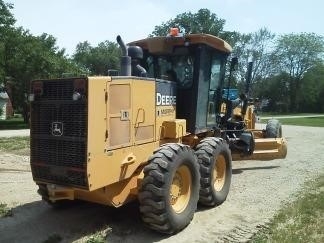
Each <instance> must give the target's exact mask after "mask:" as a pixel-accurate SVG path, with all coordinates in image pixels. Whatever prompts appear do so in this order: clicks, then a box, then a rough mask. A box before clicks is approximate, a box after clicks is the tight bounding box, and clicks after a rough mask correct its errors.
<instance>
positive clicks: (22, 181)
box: [0, 126, 324, 243]
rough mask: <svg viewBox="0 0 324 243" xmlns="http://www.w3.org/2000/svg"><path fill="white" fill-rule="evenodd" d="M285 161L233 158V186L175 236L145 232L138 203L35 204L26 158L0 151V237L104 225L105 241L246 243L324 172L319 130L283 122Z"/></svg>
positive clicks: (73, 232)
mask: <svg viewBox="0 0 324 243" xmlns="http://www.w3.org/2000/svg"><path fill="white" fill-rule="evenodd" d="M283 132H284V136H285V137H286V138H287V140H288V155H287V158H286V159H280V160H272V161H236V162H233V181H232V187H231V190H230V193H229V196H228V199H227V200H226V201H225V203H224V204H223V205H221V206H219V207H217V208H204V207H201V206H199V207H198V210H197V212H196V214H195V216H194V219H193V221H192V222H191V224H190V225H189V226H188V227H187V228H186V229H184V230H183V231H182V232H180V233H178V234H177V235H174V236H165V235H161V234H158V233H155V232H153V231H150V230H149V229H146V228H145V227H144V226H143V225H142V223H141V220H140V216H139V212H138V205H137V203H132V204H130V205H127V206H124V207H122V208H118V209H115V208H108V207H104V206H100V205H95V204H88V203H80V204H77V205H76V206H75V207H73V208H70V209H64V210H53V209H51V208H50V207H49V206H48V205H47V204H46V203H43V202H42V201H40V198H39V196H38V195H37V193H36V190H37V188H36V186H35V184H34V182H33V181H32V177H31V173H30V169H29V162H28V161H29V158H28V157H23V156H16V155H10V154H0V202H1V203H6V204H8V205H9V206H11V207H13V217H6V218H1V219H0V242H43V241H44V240H46V239H48V237H49V236H51V235H54V234H57V235H60V236H61V237H62V238H63V241H62V242H73V241H75V242H85V241H86V238H87V235H90V234H92V233H94V232H96V231H98V230H104V232H105V234H107V239H108V242H177V243H180V242H245V241H247V240H248V239H249V238H250V237H251V236H252V235H253V233H254V232H256V231H257V230H258V229H260V228H262V227H263V226H264V225H265V224H266V223H267V222H268V221H269V220H270V219H271V218H272V217H273V215H274V214H275V213H276V212H277V211H278V210H279V209H280V207H282V206H283V205H285V204H286V203H288V202H289V201H292V200H293V199H294V195H296V192H298V191H299V190H300V189H301V188H302V187H303V185H304V183H305V182H306V181H309V180H312V179H314V178H316V177H317V176H319V175H320V174H322V173H324V153H323V148H324V128H312V127H298V126H283Z"/></svg>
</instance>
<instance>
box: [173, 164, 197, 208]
mask: <svg viewBox="0 0 324 243" xmlns="http://www.w3.org/2000/svg"><path fill="white" fill-rule="evenodd" d="M191 184H192V178H191V173H190V170H189V169H188V167H187V166H185V165H182V166H180V167H179V168H178V169H177V171H176V173H175V175H174V177H173V180H172V184H171V187H170V205H171V206H172V208H173V210H174V211H175V212H176V213H181V212H182V211H183V210H185V208H186V207H187V205H188V203H189V199H190V195H191Z"/></svg>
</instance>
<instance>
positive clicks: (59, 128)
mask: <svg viewBox="0 0 324 243" xmlns="http://www.w3.org/2000/svg"><path fill="white" fill-rule="evenodd" d="M52 135H53V136H57V137H58V136H62V135H63V123H62V122H52Z"/></svg>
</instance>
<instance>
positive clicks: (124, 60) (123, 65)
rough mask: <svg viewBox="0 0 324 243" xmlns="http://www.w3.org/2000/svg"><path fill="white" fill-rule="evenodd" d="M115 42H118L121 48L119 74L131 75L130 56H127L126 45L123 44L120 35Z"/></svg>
mask: <svg viewBox="0 0 324 243" xmlns="http://www.w3.org/2000/svg"><path fill="white" fill-rule="evenodd" d="M117 43H118V44H119V46H120V48H121V50H122V57H121V58H120V75H121V76H131V74H132V68H131V57H130V56H128V51H127V46H126V45H125V43H124V41H123V40H122V38H121V37H120V35H118V36H117Z"/></svg>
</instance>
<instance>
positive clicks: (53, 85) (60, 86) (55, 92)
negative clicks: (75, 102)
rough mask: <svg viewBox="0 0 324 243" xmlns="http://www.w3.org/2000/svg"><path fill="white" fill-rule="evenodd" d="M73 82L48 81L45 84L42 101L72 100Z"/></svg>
mask: <svg viewBox="0 0 324 243" xmlns="http://www.w3.org/2000/svg"><path fill="white" fill-rule="evenodd" d="M72 94H73V80H48V81H44V82H43V94H42V99H47V100H71V99H72Z"/></svg>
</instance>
